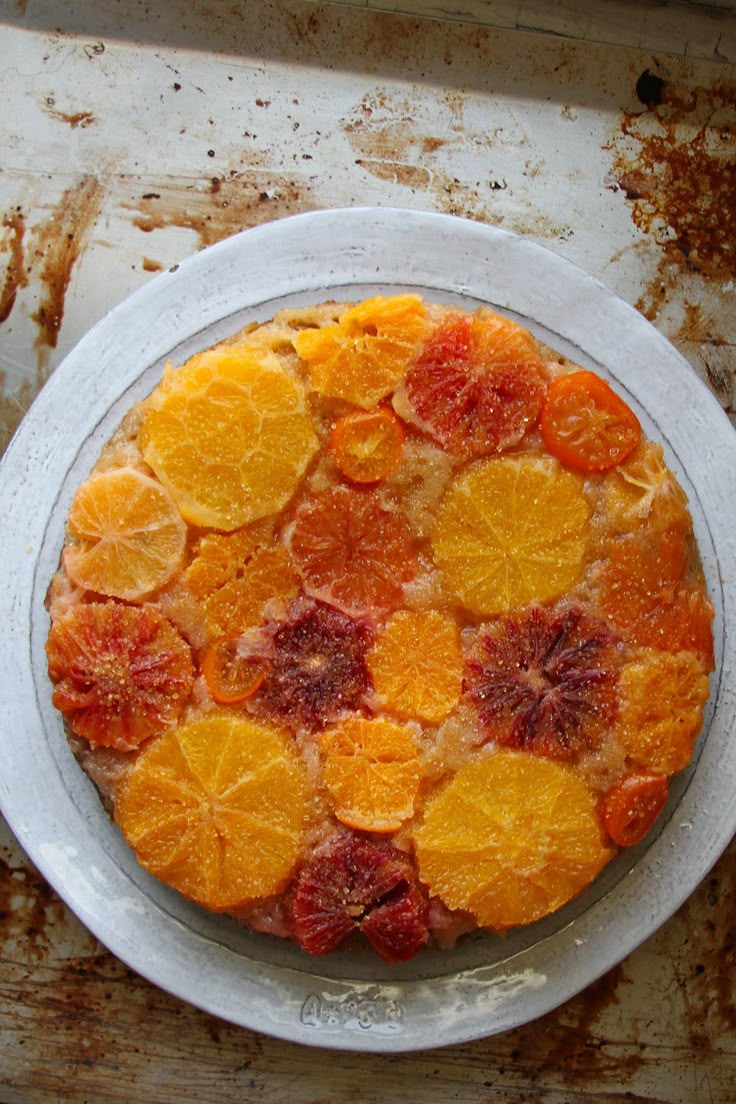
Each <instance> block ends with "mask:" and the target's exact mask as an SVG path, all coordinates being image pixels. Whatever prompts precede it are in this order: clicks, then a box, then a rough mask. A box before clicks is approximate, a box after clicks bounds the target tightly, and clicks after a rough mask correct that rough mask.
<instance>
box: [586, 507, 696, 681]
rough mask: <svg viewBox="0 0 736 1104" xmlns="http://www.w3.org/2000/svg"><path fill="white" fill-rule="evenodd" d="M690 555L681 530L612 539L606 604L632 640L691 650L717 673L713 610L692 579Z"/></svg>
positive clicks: (605, 564) (604, 578) (603, 580)
mask: <svg viewBox="0 0 736 1104" xmlns="http://www.w3.org/2000/svg"><path fill="white" fill-rule="evenodd" d="M688 555H689V542H688V537H687V534H686V533H685V532H684V531H683V530H682V529H678V528H671V529H667V530H665V531H664V532H661V533H657V532H656V531H653V532H649V531H648V530H647V531H645V532H644V531H643V532H642V533H641V534H634V535H633V536H630V537H625V538H623V539H621V540H615V541H611V542H610V544H609V546H608V548H607V549H606V556H605V558H604V560H603V561H602V563H601V567H600V572H599V578H600V605H601V607H602V609H603V610H604V612H605V613H606V614H607V615H608V616H609V618H610V619H611V621H612V622H613V624H614V625H615V627H616V628H617V629H618V631H619V632H620V633H621V635H622V636H623V638H624V639H625V640H627V641H628V642H630V643H632V644H639V645H641V646H642V647H648V648H657V649H659V650H662V651H666V652H681V651H690V652H693V653H694V654H695V655H696V656H697V657H698V659H699V660H700V662H701V663H702V664H703V666H704V667H705V668H706V669H707V670H713V663H714V659H713V629H712V622H713V617H714V611H713V606H712V604H711V602H710V599H709V598H708V597H707V595H706V594H704V592H703V590H702V588H701V586H700V585H696V584H695V583H693V582H690V581H689V579H688V577H687V566H688Z"/></svg>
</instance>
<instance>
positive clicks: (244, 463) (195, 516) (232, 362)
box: [140, 346, 317, 530]
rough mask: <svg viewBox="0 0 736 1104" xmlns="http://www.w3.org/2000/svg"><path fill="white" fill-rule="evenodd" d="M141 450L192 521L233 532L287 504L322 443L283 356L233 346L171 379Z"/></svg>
mask: <svg viewBox="0 0 736 1104" xmlns="http://www.w3.org/2000/svg"><path fill="white" fill-rule="evenodd" d="M140 444H141V451H142V453H143V456H144V458H145V460H146V462H147V463H148V464H150V466H151V467H152V468H153V470H154V472H155V473H156V475H157V476H158V478H159V479H160V480H161V482H162V483H163V484H164V486H166V487H168V489H169V490H170V491H171V494H172V495H173V497H174V499H175V500H176V502H177V504H178V506H179V509H180V510H181V512H182V514H183V515H184V517H185V518H186V520H187V521H189V522H191V523H192V524H194V525H202V526H212V527H214V528H216V529H224V530H232V529H236V528H238V527H239V526H241V525H244V524H245V523H246V522H249V521H255V520H256V519H258V518H261V517H265V516H267V515H268V514H272V513H275V512H276V511H277V510H279V509H281V507H283V506H284V505H286V503H287V502H288V501H289V499H290V498H291V496H292V494H293V493H294V491H295V490H296V487H297V485H298V483H299V480H300V478H301V476H302V475H303V473H304V471H305V469H306V467H307V464H308V463H309V461H310V459H311V457H312V456H313V455H314V453H315V451H316V449H317V438H316V436H315V432H314V428H313V426H312V422H311V419H310V417H309V414H308V413H307V411H306V409H305V398H304V393H303V389H302V387H301V385H300V384H299V382H298V381H297V380H296V379H294V378H293V377H291V376H290V375H289V374H288V373H286V372H285V371H283V370H282V369H281V367H280V366H279V364H278V361H277V360H276V359H275V357H271V358H267V357H265V356H263V357H260V358H259V357H257V356H256V355H255V353H253V352H251V351H248V350H247V349H245V350H241V349H238V347H237V346H227V347H226V348H225V349H224V350H222V351H219V352H210V353H202V354H201V355H200V356H198V357H195V358H193V360H192V361H190V362H188V364H186V365H185V366H184V367H183V368H181V369H179V371H178V372H170V373H169V374H168V375H167V376H165V377H164V379H163V381H162V383H161V384H160V385H159V387H158V388H157V389H156V390H155V391H154V392H153V393H152V395H151V396H150V398H149V399H148V400H147V402H146V404H145V405H144V411H143V421H142V425H141V430H140Z"/></svg>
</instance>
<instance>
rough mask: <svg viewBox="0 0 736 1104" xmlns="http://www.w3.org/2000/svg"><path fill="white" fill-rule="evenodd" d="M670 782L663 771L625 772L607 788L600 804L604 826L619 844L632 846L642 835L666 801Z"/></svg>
mask: <svg viewBox="0 0 736 1104" xmlns="http://www.w3.org/2000/svg"><path fill="white" fill-rule="evenodd" d="M668 792H669V786H668V784H667V779H666V778H665V777H664V775H662V774H651V773H644V772H643V771H641V772H639V773H637V774H630V775H627V777H626V778H624V779H622V781H621V782H617V783H616V785H615V786H612V787H611V788H610V790H608V791H607V793H606V794H605V796H604V798H603V804H602V806H601V818H602V820H603V826H604V828H605V829H606V831H607V832H608V834H609V836H610V837H611V839H612V840H613V842H614V843H617V844H618V845H619V847H633V846H634V845H635V844H637V843H641V841H642V840H643V839H644V836H645V835H646V834H647V832H648V831H649V829H650V828H651V827H652V825H653V824H654V822H655V820H656V819H657V817H658V816H659V814H660V813H661V812H662V809H664V807H665V805H666V803H667V795H668Z"/></svg>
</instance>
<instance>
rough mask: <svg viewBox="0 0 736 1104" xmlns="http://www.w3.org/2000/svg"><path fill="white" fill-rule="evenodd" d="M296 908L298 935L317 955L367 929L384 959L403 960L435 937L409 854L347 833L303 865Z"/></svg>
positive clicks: (295, 893)
mask: <svg viewBox="0 0 736 1104" xmlns="http://www.w3.org/2000/svg"><path fill="white" fill-rule="evenodd" d="M291 911H292V917H293V927H294V934H295V936H296V939H297V940H298V942H299V944H300V946H301V947H303V948H304V950H306V951H309V953H310V954H314V955H323V954H328V953H329V952H330V951H334V950H335V949H336V948H337V947H339V946H340V944H341V943H342V942H344V940H345V939H347V937H348V936H349V935H351V934H352V933H353V932H356V931H362V932H363V934H364V935H365V936H366V937H367V938H368V940H369V941H370V943H371V944H372V945H373V947H374V948H375V950H376V951H377V952H378V953H379V954H380V955H381V957H382V958H383V959H385V960H386V961H387V962H403V961H404V960H406V959H409V958H412V957H413V956H414V955H415V954H416V953H417V951H418V950H419V949H420V948H421V947H423V946H424V944H425V943H426V942H427V940H428V938H429V931H428V929H427V923H426V917H427V901H426V899H425V897H424V896H423V894H422V893H421V891H420V890H419V887H418V886H417V881H416V874H415V871H414V868H413V866H412V864H411V862H410V861H409V857H408V856H407V855H406V854H405V853H404V852H402V851H399V850H397V848H395V847H393V846H391V845H390V844H388V843H374V842H372V841H371V840H369V839H365V838H363V837H362V836H356V835H353V834H349V833H347V832H345V833H339V834H337V835H335V836H331V837H330V838H328V839H327V840H326V841H325V842H324V843H322V844H321V845H320V846H319V847H318V848H317V849H316V850H315V852H314V853H313V854H312V856H311V858H310V859H309V860H308V861H307V863H306V864H305V865H304V866H303V867H302V869H301V870H300V872H299V875H298V876H297V879H296V883H295V886H294V890H293V894H292V902H291Z"/></svg>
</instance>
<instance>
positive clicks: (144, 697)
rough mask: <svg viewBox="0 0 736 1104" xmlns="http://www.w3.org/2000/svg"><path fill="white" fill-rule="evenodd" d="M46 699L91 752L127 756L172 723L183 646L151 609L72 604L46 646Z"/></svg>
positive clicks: (186, 664) (181, 685)
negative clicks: (49, 687)
mask: <svg viewBox="0 0 736 1104" xmlns="http://www.w3.org/2000/svg"><path fill="white" fill-rule="evenodd" d="M46 655H47V658H48V664H49V674H50V676H51V679H52V681H53V683H54V695H53V702H54V705H55V706H56V708H57V709H60V710H61V711H62V712H63V713H64V714H66V715H67V716H68V718H69V722H70V724H71V726H72V729H73V730H74V732H76V733H77V734H78V735H79V736H84V738H85V739H86V740H88V741H89V743H90V744H91V745H92V747H97V746H101V747H114V748H117V749H118V750H120V751H130V750H132V749H134V748H136V747H138V745H139V744H141V743H143V741H144V740H147V739H148V738H149V737H151V736H156V735H159V734H160V733H161V732H163V731H165V730H166V729H167V728H168V727H169V726H170V725H172V724H174V723H175V722H176V721H177V720H178V719H179V716H180V714H181V711H182V709H183V707H184V703H185V702H186V700H187V698H188V697H189V693H190V691H191V688H192V681H193V669H192V659H191V653H190V650H189V646H188V645H187V644H186V643H185V641H184V640H183V639H182V638H181V637H180V636H179V633H178V632H177V631H176V629H175V628H174V627H173V625H171V624H170V623H169V622H168V621H167V620H166V619H165V618H163V617H162V616H161V615H160V614H159V613H158V612H157V611H156V610H154V609H149V608H148V607H143V608H139V607H135V606H123V605H120V604H118V603H117V602H89V603H85V604H82V605H76V606H73V607H72V608H71V609H70V610H69V611H68V612H67V613H65V614H64V615H63V616H62V617H60V618H59V619H58V620H57V621H55V622H54V624H53V625H52V626H51V631H50V632H49V635H48V639H47V642H46Z"/></svg>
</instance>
